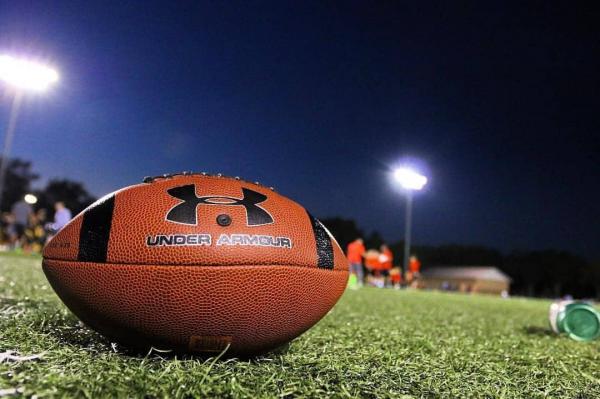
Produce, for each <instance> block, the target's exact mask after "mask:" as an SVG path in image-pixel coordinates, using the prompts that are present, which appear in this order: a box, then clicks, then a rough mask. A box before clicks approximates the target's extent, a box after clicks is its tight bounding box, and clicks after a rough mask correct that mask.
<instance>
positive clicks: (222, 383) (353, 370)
mask: <svg viewBox="0 0 600 399" xmlns="http://www.w3.org/2000/svg"><path fill="white" fill-rule="evenodd" d="M40 263H41V260H40V259H39V258H36V257H14V256H10V257H6V256H0V317H1V318H0V352H4V353H5V354H4V355H2V356H0V361H1V363H0V395H9V394H10V393H11V392H15V394H17V395H23V396H32V395H36V396H37V397H40V398H42V397H93V398H99V397H140V396H149V397H199V396H200V397H319V398H320V397H452V398H455V397H456V398H458V397H474V398H484V397H506V398H514V397H528V398H538V397H540V398H541V397H556V398H597V397H600V341H595V342H592V343H579V342H575V341H572V340H570V339H568V338H566V337H558V336H555V335H553V334H552V333H551V332H550V331H549V329H548V327H547V309H548V305H549V302H548V301H541V300H527V299H508V300H503V299H500V298H495V297H487V296H467V295H459V294H446V293H437V292H415V291H397V290H381V289H368V288H365V289H360V290H348V291H347V292H346V293H345V294H344V296H343V297H342V299H341V300H340V302H339V304H338V305H337V306H336V307H335V308H334V309H333V311H332V312H331V313H330V314H329V315H327V316H326V317H325V318H324V319H323V320H322V321H321V322H320V323H319V324H318V325H317V326H315V327H314V328H312V329H311V330H310V331H308V332H307V333H306V334H304V335H303V336H301V337H300V338H298V339H296V340H295V341H293V342H292V343H291V345H289V347H288V348H287V349H285V350H284V351H282V352H280V353H276V354H269V355H266V356H263V357H259V358H256V359H250V360H248V359H246V360H236V359H227V360H224V359H223V358H221V359H219V358H208V359H203V358H193V357H191V358H181V357H176V356H173V355H168V354H166V355H165V354H156V353H151V354H148V355H132V354H130V353H127V352H123V351H121V350H119V348H118V347H115V346H113V345H111V344H110V343H109V342H107V341H106V340H104V339H103V338H102V337H101V336H99V335H97V334H96V333H94V332H93V331H90V330H89V329H87V328H86V327H85V326H82V325H81V324H80V323H79V322H78V320H77V319H76V318H75V316H73V315H72V314H71V313H69V311H68V310H67V309H66V308H65V307H64V306H63V305H62V303H61V302H60V300H59V299H58V298H57V297H56V295H55V294H54V292H53V291H52V289H51V288H50V287H49V285H48V283H47V282H46V279H45V277H44V275H43V273H42V271H41V268H40ZM7 351H13V352H12V353H11V355H12V356H31V355H41V357H40V358H38V359H33V360H18V358H16V359H15V358H14V357H13V358H9V357H7V354H6V352H7Z"/></svg>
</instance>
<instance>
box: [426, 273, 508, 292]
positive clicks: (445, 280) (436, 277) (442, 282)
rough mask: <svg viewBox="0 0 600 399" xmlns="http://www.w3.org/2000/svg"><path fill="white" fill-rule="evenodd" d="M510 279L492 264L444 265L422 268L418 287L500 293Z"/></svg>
mask: <svg viewBox="0 0 600 399" xmlns="http://www.w3.org/2000/svg"><path fill="white" fill-rule="evenodd" d="M510 281H511V280H510V277H508V276H507V275H506V274H504V273H502V272H501V271H500V270H499V269H497V268H495V267H493V266H469V267H462V266H461V267H454V266H446V267H433V268H428V269H426V270H424V271H423V272H422V273H421V278H420V281H419V287H420V288H425V289H436V290H446V291H460V292H474V293H482V294H495V295H500V294H502V292H508V290H509V288H510Z"/></svg>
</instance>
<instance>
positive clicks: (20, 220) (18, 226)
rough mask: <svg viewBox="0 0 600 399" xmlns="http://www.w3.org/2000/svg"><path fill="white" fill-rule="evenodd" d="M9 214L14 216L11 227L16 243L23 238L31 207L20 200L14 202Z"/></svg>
mask: <svg viewBox="0 0 600 399" xmlns="http://www.w3.org/2000/svg"><path fill="white" fill-rule="evenodd" d="M11 213H12V215H13V216H14V224H13V227H14V231H15V234H16V239H17V241H16V242H18V241H19V240H20V239H21V237H23V233H25V227H27V223H28V222H29V214H30V213H31V205H29V204H28V203H27V202H25V200H24V199H22V200H20V201H17V202H15V204H14V205H13V206H12V209H11Z"/></svg>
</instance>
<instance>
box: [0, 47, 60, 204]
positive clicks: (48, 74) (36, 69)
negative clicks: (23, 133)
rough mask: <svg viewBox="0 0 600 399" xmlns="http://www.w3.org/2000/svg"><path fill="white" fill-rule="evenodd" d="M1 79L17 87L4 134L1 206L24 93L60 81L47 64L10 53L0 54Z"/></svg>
mask: <svg viewBox="0 0 600 399" xmlns="http://www.w3.org/2000/svg"><path fill="white" fill-rule="evenodd" d="M0 80H2V81H4V82H5V83H6V84H8V85H9V86H11V87H13V88H14V89H15V92H14V96H13V99H12V105H11V108H10V116H9V118H8V125H7V127H6V133H5V136H4V148H3V149H2V158H1V159H0V206H1V204H2V198H3V194H4V180H5V177H6V168H7V167H8V157H9V156H10V150H11V147H12V142H13V138H14V135H15V126H16V124H17V116H18V115H19V109H20V108H21V102H22V100H23V95H24V94H25V93H26V92H44V91H46V89H48V88H49V87H50V86H51V85H52V84H53V83H55V82H56V81H58V73H57V72H56V71H55V70H54V69H52V68H50V67H48V66H46V65H42V64H39V63H37V62H33V61H30V60H26V59H21V58H15V57H12V56H10V55H0Z"/></svg>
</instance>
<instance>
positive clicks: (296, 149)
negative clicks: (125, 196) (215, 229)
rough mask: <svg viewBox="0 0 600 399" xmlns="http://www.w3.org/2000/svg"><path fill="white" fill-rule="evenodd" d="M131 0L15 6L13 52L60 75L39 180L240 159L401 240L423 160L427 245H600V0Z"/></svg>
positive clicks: (313, 207) (288, 191)
mask: <svg viewBox="0 0 600 399" xmlns="http://www.w3.org/2000/svg"><path fill="white" fill-rule="evenodd" d="M122 3H126V2H114V3H113V4H110V3H109V2H106V1H102V2H98V4H97V5H93V4H92V2H90V1H86V2H81V3H73V2H68V3H61V2H51V3H50V2H28V1H2V0H0V52H7V53H11V54H15V55H25V56H29V57H32V58H36V59H40V60H45V61H47V62H49V63H51V64H53V65H54V66H55V67H56V68H58V69H59V71H60V74H61V81H60V83H59V84H58V85H57V86H56V87H54V88H53V89H52V90H50V91H49V92H48V93H47V94H45V95H44V96H30V97H28V98H27V100H26V102H25V104H24V105H23V107H22V109H21V115H20V119H19V123H18V126H17V133H16V139H15V143H14V147H13V155H14V156H18V157H21V158H24V159H30V160H32V161H33V163H34V169H35V170H36V171H37V172H39V173H40V174H41V175H42V176H43V179H42V180H41V181H40V182H38V183H37V184H38V185H41V184H43V183H44V182H45V181H46V180H47V179H49V178H53V177H67V178H70V179H75V180H80V181H83V182H85V184H86V186H87V187H88V188H89V189H90V191H92V192H93V193H94V194H95V195H98V196H99V195H103V194H105V193H107V192H110V191H113V190H115V189H117V188H120V187H122V186H126V185H130V184H134V183H138V182H140V181H141V179H142V177H143V176H146V175H157V174H162V173H165V172H176V171H182V170H195V171H209V172H214V173H216V172H221V173H224V174H228V175H240V176H242V177H244V178H246V179H249V180H253V181H254V180H258V181H260V182H262V183H264V184H266V185H269V186H274V187H275V188H276V189H277V190H278V191H279V192H280V193H282V194H284V195H287V196H289V197H291V198H293V199H295V200H296V201H298V202H300V203H301V204H303V205H305V206H306V207H307V208H308V209H309V210H310V211H311V212H312V213H313V214H315V215H318V216H319V217H321V218H326V217H333V216H341V217H344V218H353V219H355V220H356V221H357V222H358V223H359V225H360V226H361V227H362V228H364V229H365V230H367V231H370V230H373V229H376V230H378V231H380V232H381V233H382V235H383V236H384V238H386V239H387V240H389V241H396V240H398V239H400V238H402V235H403V233H402V232H403V222H404V208H403V199H402V195H401V193H400V192H399V191H398V190H397V189H396V188H395V187H394V185H393V183H392V181H391V179H390V170H391V169H392V168H393V167H394V166H395V165H397V164H398V163H399V162H401V161H403V160H406V159H409V160H410V161H411V162H412V163H413V164H416V165H418V166H419V167H420V168H421V170H423V171H425V172H426V174H427V175H428V176H429V177H430V184H429V185H428V186H427V187H426V190H424V191H423V192H421V193H419V194H418V195H417V196H416V198H415V207H414V211H415V213H414V219H413V220H414V225H413V228H414V229H413V231H414V242H415V243H416V244H433V245H437V244H442V243H462V244H482V245H488V246H492V247H495V248H499V249H501V250H503V251H509V250H512V249H515V248H520V249H543V248H556V249H567V250H572V251H574V252H576V253H578V254H580V255H584V256H586V257H592V258H593V257H597V256H600V245H598V243H599V240H600V227H599V226H600V223H599V222H600V189H599V187H598V185H599V182H600V145H599V143H600V139H599V136H600V135H599V132H600V101H599V98H598V96H599V93H600V23H599V22H598V21H600V12H599V10H600V8H599V7H598V5H597V4H598V3H596V5H595V6H594V3H595V2H587V3H585V2H577V4H576V3H573V2H562V3H561V5H551V4H549V3H548V2H546V1H539V2H533V1H532V2H515V3H511V4H509V3H507V2H497V3H498V4H496V5H490V4H489V2H478V1H474V2H439V3H429V5H422V4H420V3H421V2H410V3H406V4H402V3H393V2H380V3H376V2H362V3H356V2H329V1H319V2H314V3H309V2H292V3H288V5H283V4H282V2H273V3H266V2H246V1H242V2H235V3H234V2H220V1H215V2H181V3H180V4H172V3H175V2H163V4H155V5H152V2H148V1H144V2H141V1H140V2H130V3H131V4H129V5H125V4H122ZM417 3H419V4H417ZM521 3H526V4H521ZM61 4H62V5H61ZM574 6H576V7H578V8H573V7H574ZM592 7H595V8H592ZM0 101H1V102H0V126H2V130H0V132H1V133H0V134H1V135H2V136H3V134H4V126H6V121H7V118H8V112H9V106H10V100H9V97H8V95H7V93H6V90H5V86H4V85H3V84H2V85H0Z"/></svg>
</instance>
